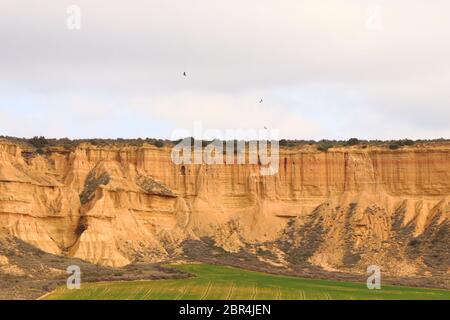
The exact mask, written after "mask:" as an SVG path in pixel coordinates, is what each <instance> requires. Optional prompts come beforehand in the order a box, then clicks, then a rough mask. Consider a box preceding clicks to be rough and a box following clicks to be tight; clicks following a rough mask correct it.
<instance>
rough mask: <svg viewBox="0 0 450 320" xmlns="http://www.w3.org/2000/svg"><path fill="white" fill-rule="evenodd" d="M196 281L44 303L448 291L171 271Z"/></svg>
mask: <svg viewBox="0 0 450 320" xmlns="http://www.w3.org/2000/svg"><path fill="white" fill-rule="evenodd" d="M174 267H175V268H177V269H180V270H183V271H186V272H190V273H194V274H196V277H193V278H190V279H179V280H153V281H127V282H100V283H86V284H83V283H82V286H81V289H80V290H68V289H66V288H65V287H60V288H58V289H57V290H56V291H55V292H53V293H52V294H50V295H48V296H47V297H46V299H76V300H84V299H95V300H97V299H107V300H111V299H119V300H124V299H132V300H133V299H136V300H154V299H157V300H176V299H178V300H189V299H192V300H197V299H207V300H213V299H218V300H239V299H243V300H252V299H262V300H276V299H282V300H304V299H307V300H312V299H320V300H325V299H408V300H410V299H445V300H447V299H448V300H450V291H445V290H434V289H422V288H409V287H400V286H387V285H386V286H382V289H381V290H368V289H367V287H366V285H365V283H352V282H339V281H330V280H312V279H303V278H297V277H286V276H277V275H271V274H265V273H260V272H253V271H246V270H242V269H237V268H231V267H225V266H216V265H205V264H189V265H180V266H174Z"/></svg>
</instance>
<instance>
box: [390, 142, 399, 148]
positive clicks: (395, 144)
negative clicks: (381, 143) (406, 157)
mask: <svg viewBox="0 0 450 320" xmlns="http://www.w3.org/2000/svg"><path fill="white" fill-rule="evenodd" d="M400 147H401V146H400V145H399V144H398V143H397V142H394V143H391V144H390V145H389V149H391V150H397V149H399V148H400Z"/></svg>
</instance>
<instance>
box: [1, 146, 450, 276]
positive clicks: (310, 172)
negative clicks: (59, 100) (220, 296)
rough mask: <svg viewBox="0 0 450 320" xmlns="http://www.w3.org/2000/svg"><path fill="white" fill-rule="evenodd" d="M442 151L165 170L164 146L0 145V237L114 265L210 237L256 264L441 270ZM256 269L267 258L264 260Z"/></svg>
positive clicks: (447, 175)
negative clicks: (40, 150) (256, 256)
mask: <svg viewBox="0 0 450 320" xmlns="http://www.w3.org/2000/svg"><path fill="white" fill-rule="evenodd" d="M449 195H450V145H423V146H415V147H405V148H401V149H399V150H388V149H385V148H381V147H367V148H361V147H358V146H356V147H346V148H333V149H330V150H329V151H328V152H319V151H317V150H315V149H314V148H312V147H301V148H300V147H298V148H289V149H282V150H281V153H280V166H279V172H278V174H276V175H273V176H260V175H259V166H258V165H250V164H247V165H233V164H226V165H175V164H173V163H172V161H171V157H170V149H169V148H168V147H165V148H156V147H154V146H150V145H148V146H143V147H132V146H129V147H120V148H119V147H114V146H110V147H95V146H91V145H87V144H86V145H80V146H78V147H75V148H73V149H65V148H62V147H61V148H57V147H55V148H50V149H48V150H46V153H45V154H44V155H37V154H31V153H30V151H29V150H25V149H22V148H21V147H20V146H19V145H17V144H14V143H11V142H8V141H0V228H2V229H3V230H4V231H5V232H7V233H9V234H11V235H13V236H16V237H17V238H20V239H22V240H24V241H26V242H28V243H30V244H32V245H34V246H36V247H38V248H40V249H42V250H44V251H47V252H49V253H52V254H58V255H68V256H71V257H77V258H81V259H84V260H87V261H90V262H94V263H99V264H103V265H110V266H122V265H126V264H129V263H132V262H135V261H161V260H164V259H167V258H170V257H176V256H179V255H181V254H182V246H181V244H182V242H183V241H185V240H188V239H199V238H202V237H210V238H212V239H214V241H215V243H216V245H217V246H220V247H222V248H224V249H225V250H227V251H230V252H236V251H239V250H251V249H250V248H255V247H260V248H265V249H264V250H266V249H267V250H268V251H270V252H271V253H272V254H271V258H270V259H269V258H267V257H264V256H263V255H261V256H260V258H261V259H262V260H264V259H266V260H267V259H268V262H269V263H273V264H279V265H284V266H286V267H289V266H295V265H296V264H302V263H307V264H311V265H315V266H320V267H321V268H324V269H325V270H342V271H350V272H364V271H365V268H366V267H367V266H368V265H371V264H376V265H380V266H382V268H383V269H384V270H385V271H386V272H387V273H389V274H392V275H402V276H403V275H406V276H408V275H431V274H434V273H440V274H443V275H445V276H448V275H449V273H450V253H449V251H450V250H449V249H448V247H449V244H450V236H449V234H450V232H449V228H450V227H449V225H450V219H449V216H450V198H449ZM269 260H270V261H269Z"/></svg>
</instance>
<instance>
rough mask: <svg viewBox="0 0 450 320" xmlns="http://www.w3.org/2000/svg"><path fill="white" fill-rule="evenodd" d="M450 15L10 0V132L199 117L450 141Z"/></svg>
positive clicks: (335, 4) (304, 131)
mask: <svg viewBox="0 0 450 320" xmlns="http://www.w3.org/2000/svg"><path fill="white" fill-rule="evenodd" d="M71 5H75V6H76V8H79V9H80V20H79V21H80V29H70V28H68V21H69V22H73V21H75V20H73V19H74V17H78V16H76V15H74V12H73V11H69V12H68V11H67V9H68V7H69V6H71ZM449 14H450V2H449V1H447V0H396V1H392V0H378V1H376V0H371V1H366V0H327V1H325V0H283V1H276V0H245V1H242V0H227V1H223V0H222V1H217V0H186V1H181V0H177V1H174V0H147V1H143V0H134V1H123V0H109V1H106V0H96V1H90V0H71V1H66V0H59V1H54V0H40V1H35V0H2V1H1V2H0V135H9V136H20V137H22V136H24V137H32V136H36V135H44V136H46V137H69V138H117V137H122V138H136V137H153V138H169V139H170V138H174V137H173V135H174V132H177V131H179V130H180V129H184V130H187V131H188V132H189V131H192V130H193V128H194V123H196V122H201V124H202V127H203V128H205V129H215V130H218V131H225V130H230V129H231V130H232V129H243V130H249V129H255V130H258V129H261V128H264V127H267V128H269V129H270V130H272V129H273V130H278V131H279V136H280V138H291V139H316V140H319V139H349V138H352V137H358V138H361V139H402V138H413V139H431V138H441V137H443V138H450V126H449V125H448V123H449V119H450V94H449V92H450V90H449V87H450V19H449V18H448V17H449ZM76 21H78V20H76ZM69 24H70V23H69ZM183 72H186V75H187V76H186V77H184V76H183ZM261 99H262V100H263V102H262V103H259V102H260V100H261Z"/></svg>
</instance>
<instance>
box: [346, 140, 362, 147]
mask: <svg viewBox="0 0 450 320" xmlns="http://www.w3.org/2000/svg"><path fill="white" fill-rule="evenodd" d="M357 144H359V140H358V139H357V138H351V139H349V140H348V141H347V142H346V143H345V145H347V146H356V145H357Z"/></svg>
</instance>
